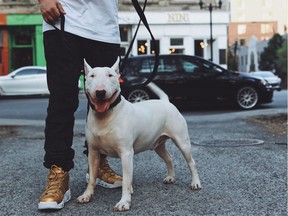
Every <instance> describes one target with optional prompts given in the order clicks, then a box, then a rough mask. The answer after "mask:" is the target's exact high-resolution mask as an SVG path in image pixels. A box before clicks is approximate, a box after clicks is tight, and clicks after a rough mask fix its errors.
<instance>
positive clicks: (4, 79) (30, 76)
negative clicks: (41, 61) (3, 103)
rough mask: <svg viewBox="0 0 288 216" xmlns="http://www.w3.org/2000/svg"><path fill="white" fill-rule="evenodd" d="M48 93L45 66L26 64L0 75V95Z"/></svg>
mask: <svg viewBox="0 0 288 216" xmlns="http://www.w3.org/2000/svg"><path fill="white" fill-rule="evenodd" d="M46 94H49V91H48V87H47V79H46V67H40V66H26V67H21V68H18V69H17V70H15V71H13V72H11V73H9V74H8V75H5V76H0V95H1V96H4V95H5V96H8V95H46Z"/></svg>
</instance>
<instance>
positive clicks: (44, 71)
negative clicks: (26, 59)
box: [37, 69, 46, 74]
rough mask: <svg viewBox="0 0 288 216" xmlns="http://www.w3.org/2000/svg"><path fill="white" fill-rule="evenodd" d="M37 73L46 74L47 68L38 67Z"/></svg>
mask: <svg viewBox="0 0 288 216" xmlns="http://www.w3.org/2000/svg"><path fill="white" fill-rule="evenodd" d="M37 74H46V70H42V69H38V70H37Z"/></svg>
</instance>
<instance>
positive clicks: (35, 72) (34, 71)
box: [15, 69, 38, 76]
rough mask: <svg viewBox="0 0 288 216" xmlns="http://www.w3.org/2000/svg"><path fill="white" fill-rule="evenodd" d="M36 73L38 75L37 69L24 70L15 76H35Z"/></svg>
mask: <svg viewBox="0 0 288 216" xmlns="http://www.w3.org/2000/svg"><path fill="white" fill-rule="evenodd" d="M37 73H38V70H37V69H24V70H21V71H19V72H18V73H16V74H15V76H27V75H33V74H37Z"/></svg>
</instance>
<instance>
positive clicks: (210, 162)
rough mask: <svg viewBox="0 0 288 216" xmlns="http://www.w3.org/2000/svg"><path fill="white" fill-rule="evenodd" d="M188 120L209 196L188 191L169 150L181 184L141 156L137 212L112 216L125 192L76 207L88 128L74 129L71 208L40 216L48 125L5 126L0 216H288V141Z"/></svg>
mask: <svg viewBox="0 0 288 216" xmlns="http://www.w3.org/2000/svg"><path fill="white" fill-rule="evenodd" d="M186 119H187V123H188V127H189V133H190V137H191V140H192V142H193V146H192V147H193V148H192V153H193V157H194V159H195V161H196V163H197V167H198V172H199V175H200V179H201V183H202V186H203V189H202V190H201V191H196V192H195V191H191V190H190V189H189V186H190V177H189V176H190V174H189V171H188V167H187V164H186V163H185V160H184V158H183V156H182V155H181V153H180V152H179V150H178V149H177V148H176V147H174V145H170V144H171V143H170V142H168V143H167V144H168V145H167V148H168V150H169V152H170V154H171V155H172V157H173V159H174V163H175V164H174V165H175V172H176V183H175V184H174V185H165V184H163V183H162V179H164V177H165V175H166V167H165V164H164V162H163V161H162V160H161V159H160V158H159V157H158V156H157V154H155V153H154V152H152V151H149V152H144V153H142V154H139V155H136V156H135V158H134V182H133V188H134V194H133V196H132V209H131V210H130V211H128V212H126V213H113V212H112V208H113V206H114V205H115V204H116V203H117V202H118V201H119V199H120V197H121V190H120V189H104V188H101V187H97V188H96V191H95V196H94V198H93V200H92V201H91V203H89V204H86V205H80V204H78V203H76V202H75V200H76V198H77V196H79V195H81V193H82V192H83V191H84V189H85V187H86V183H85V174H86V170H87V162H86V157H85V156H84V155H83V154H82V151H83V144H84V132H83V131H84V123H85V122H84V121H77V122H76V124H75V133H74V137H75V138H74V149H75V153H76V155H75V168H74V169H73V170H72V171H71V173H70V178H71V183H70V187H71V191H72V200H71V201H70V202H69V203H67V204H66V205H65V208H64V209H62V210H61V211H52V212H39V211H38V210H37V200H38V197H39V196H40V194H41V193H42V191H43V189H44V186H45V184H46V178H47V170H45V169H44V168H43V166H42V159H43V155H44V151H43V142H44V133H43V130H44V122H42V121H22V120H21V121H18V120H10V119H1V121H0V125H2V126H0V131H1V132H0V137H1V140H0V158H1V163H0V173H1V178H0V187H1V190H0V209H1V215H17V216H18V215H19V216H20V215H21V216H22V215H29V216H33V215H83V216H86V215H101V216H102V215H124V214H125V215H137V216H138V215H149V216H151V215H173V216H174V215H195V216H199V215H229V216H230V215H236V216H240V215H243V216H244V215H245V216H246V215H249V216H250V215H251V216H254V215H257V216H258V215H277V216H282V215H283V216H285V215H287V137H286V136H278V135H273V134H272V133H269V132H267V131H265V130H264V128H262V127H260V126H259V125H257V124H254V123H252V122H249V121H247V120H246V119H243V118H238V117H237V116H236V117H235V118H234V119H232V118H231V119H229V120H228V121H227V120H225V119H223V120H221V121H219V120H217V119H216V118H213V116H205V118H204V117H202V118H201V116H198V117H197V118H193V116H191V117H189V116H188V117H187V118H186ZM4 125H5V126H4ZM256 141H262V142H256ZM236 146H237V147H236ZM110 164H111V165H112V167H113V168H114V169H115V170H116V171H117V172H119V173H121V166H120V160H119V159H113V158H111V159H110Z"/></svg>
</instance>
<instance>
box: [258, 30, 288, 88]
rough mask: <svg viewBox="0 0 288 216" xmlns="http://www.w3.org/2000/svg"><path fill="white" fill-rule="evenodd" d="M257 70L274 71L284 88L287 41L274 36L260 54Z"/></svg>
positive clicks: (279, 36) (278, 35)
mask: <svg viewBox="0 0 288 216" xmlns="http://www.w3.org/2000/svg"><path fill="white" fill-rule="evenodd" d="M259 69H260V70H268V71H275V72H276V74H277V75H279V76H280V77H281V79H282V81H283V83H284V85H285V87H286V78H287V41H286V40H285V39H284V38H283V37H282V36H281V35H280V34H275V35H274V36H273V37H272V38H271V39H270V40H269V42H268V46H267V47H266V48H265V49H264V51H263V52H262V53H261V56H260V62H259Z"/></svg>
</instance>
